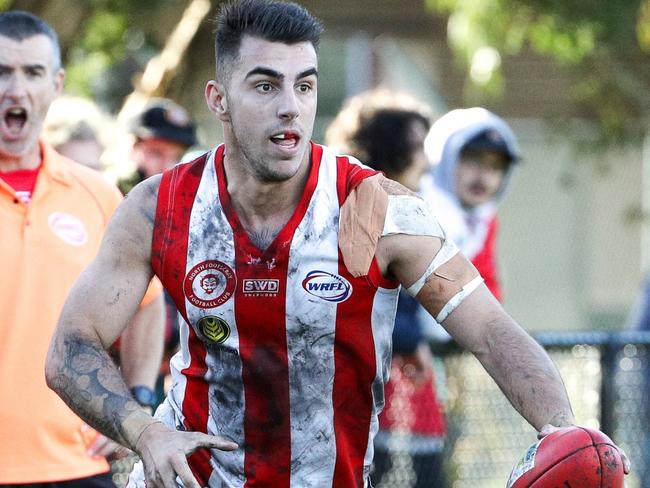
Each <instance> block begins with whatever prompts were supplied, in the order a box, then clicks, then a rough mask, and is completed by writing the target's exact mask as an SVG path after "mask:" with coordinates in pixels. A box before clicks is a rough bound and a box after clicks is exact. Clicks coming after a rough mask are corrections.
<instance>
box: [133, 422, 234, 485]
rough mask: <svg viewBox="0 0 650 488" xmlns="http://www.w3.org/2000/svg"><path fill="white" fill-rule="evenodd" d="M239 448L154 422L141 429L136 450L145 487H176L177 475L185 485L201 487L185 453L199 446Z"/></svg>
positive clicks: (212, 438)
mask: <svg viewBox="0 0 650 488" xmlns="http://www.w3.org/2000/svg"><path fill="white" fill-rule="evenodd" d="M238 447H239V446H237V444H236V443H234V442H232V441H229V440H227V439H224V438H223V437H219V436H213V435H208V434H203V433H201V432H181V431H177V430H172V429H170V428H169V427H167V426H166V425H164V424H163V423H161V422H156V423H154V424H151V425H150V426H148V427H146V428H145V430H143V431H142V434H141V435H140V438H139V439H138V441H137V442H136V445H135V450H136V451H137V453H138V454H139V455H140V458H141V459H142V463H143V465H144V474H145V477H146V486H147V488H177V486H178V484H177V483H176V477H177V476H178V478H179V481H180V482H181V483H182V484H183V486H184V487H185V488H200V485H199V483H198V482H197V480H196V478H195V477H194V475H193V474H192V471H191V470H190V467H189V464H188V462H187V456H189V455H190V454H192V453H193V452H194V451H196V450H197V449H201V448H208V449H220V450H222V451H234V450H235V449H237V448H238Z"/></svg>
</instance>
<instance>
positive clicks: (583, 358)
mask: <svg viewBox="0 0 650 488" xmlns="http://www.w3.org/2000/svg"><path fill="white" fill-rule="evenodd" d="M535 338H536V339H537V340H538V342H540V344H542V346H544V348H545V349H546V350H547V351H548V352H549V354H550V356H551V357H552V359H553V360H554V361H555V363H556V364H557V366H558V368H559V370H560V372H561V374H562V377H563V378H564V381H565V384H566V387H567V391H568V393H569V398H570V400H571V403H572V405H573V409H574V413H575V416H576V419H577V421H578V423H579V424H581V425H585V426H588V427H594V428H599V429H601V430H603V431H604V432H605V433H607V434H608V435H609V436H610V437H611V438H612V439H614V441H616V443H617V444H619V445H620V446H621V447H622V448H623V449H624V450H625V452H626V453H627V455H628V457H629V458H630V460H631V462H632V473H631V474H630V475H629V476H628V477H627V479H626V483H627V487H628V488H650V425H649V420H650V405H649V403H650V396H649V392H650V332H632V331H625V332H612V333H607V332H585V333H557V332H554V333H545V334H538V335H536V336H535ZM434 351H435V353H436V357H437V360H436V361H437V363H438V364H437V368H436V370H437V371H438V386H439V390H440V394H441V396H442V397H443V399H444V403H445V410H446V416H447V421H448V435H447V439H446V441H445V447H444V463H445V468H444V471H445V475H446V479H447V480H446V486H447V487H450V488H503V487H505V485H506V481H507V479H508V476H509V474H510V470H511V469H512V467H513V465H514V464H515V463H516V461H517V460H518V459H519V457H520V456H521V455H522V454H523V452H524V451H525V449H526V448H527V447H528V446H529V445H530V444H531V443H532V442H534V441H535V440H536V432H535V431H534V429H533V428H532V427H531V426H530V425H528V424H527V423H526V421H524V420H523V419H522V418H521V417H520V416H519V415H518V414H517V413H516V412H515V411H514V409H513V408H512V407H511V406H510V404H509V403H508V401H507V400H506V398H505V397H504V395H503V394H502V393H501V391H500V390H499V389H498V387H497V386H496V384H495V383H494V382H493V381H492V379H491V378H490V377H489V376H488V375H487V373H486V372H485V371H484V370H483V368H482V366H481V365H480V364H479V363H478V361H477V360H476V359H475V358H474V357H473V356H472V355H471V354H469V353H467V352H464V351H462V350H461V349H459V348H458V347H457V346H455V345H454V344H453V343H448V344H444V345H439V344H437V345H435V346H434ZM130 462H132V460H131V461H130ZM128 464H129V461H128V460H123V461H122V462H121V463H120V464H116V465H115V466H114V467H115V470H114V472H115V479H116V481H117V482H118V485H123V483H124V481H125V480H126V475H125V470H126V469H127V468H128ZM410 466H412V465H411V464H410V463H408V462H405V463H395V465H394V467H393V469H394V470H408V469H410ZM390 479H391V480H394V481H393V482H391V485H392V486H391V488H411V487H412V486H413V483H412V481H409V480H412V479H413V476H411V475H409V473H399V472H398V473H393V476H391V477H390ZM396 480H404V481H396ZM437 485H438V483H437V482H433V481H432V482H431V483H430V484H428V486H431V487H432V488H435V487H436V486H437ZM337 488H338V487H337ZM341 488H345V487H341Z"/></svg>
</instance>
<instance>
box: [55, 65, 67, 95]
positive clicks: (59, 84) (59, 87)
mask: <svg viewBox="0 0 650 488" xmlns="http://www.w3.org/2000/svg"><path fill="white" fill-rule="evenodd" d="M64 81H65V70H64V69H63V68H59V70H58V71H57V72H56V73H55V74H54V90H55V91H56V96H59V95H61V93H62V92H63V82H64Z"/></svg>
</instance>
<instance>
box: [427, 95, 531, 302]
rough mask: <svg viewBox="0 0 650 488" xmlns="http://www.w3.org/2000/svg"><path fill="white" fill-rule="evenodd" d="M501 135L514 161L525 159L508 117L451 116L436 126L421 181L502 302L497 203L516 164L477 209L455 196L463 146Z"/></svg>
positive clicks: (478, 112) (470, 111) (481, 112)
mask: <svg viewBox="0 0 650 488" xmlns="http://www.w3.org/2000/svg"><path fill="white" fill-rule="evenodd" d="M486 131H496V132H497V133H498V135H499V136H500V138H501V140H502V143H503V147H504V149H505V150H506V152H507V154H508V156H509V157H510V159H511V160H512V162H513V163H514V162H515V161H517V160H518V159H519V157H520V152H519V147H518V145H517V141H516V138H515V135H514V133H513V132H512V129H510V127H509V126H508V125H507V124H506V123H505V121H504V120H503V119H501V118H500V117H498V116H496V115H495V114H493V113H492V112H490V111H488V110H486V109H484V108H480V107H474V108H467V109H457V110H452V111H451V112H448V113H447V114H445V115H443V116H442V117H441V118H440V119H438V120H437V121H436V122H435V123H434V124H433V125H432V127H431V130H430V131H429V134H428V135H427V138H426V140H425V152H426V154H427V157H428V159H429V162H430V163H431V165H432V169H431V172H430V173H428V174H427V175H425V177H424V178H423V181H422V189H421V193H422V196H423V197H424V198H425V199H426V200H427V201H428V202H429V204H430V205H431V206H432V208H433V210H434V212H435V215H436V217H437V218H438V219H439V221H440V223H441V225H442V227H443V228H444V229H445V231H446V233H447V236H448V237H449V238H450V239H451V240H453V241H454V242H455V243H456V245H457V246H458V247H459V248H460V250H461V252H463V254H464V255H465V256H466V257H467V258H468V259H469V260H470V261H472V263H473V264H474V265H475V266H476V268H477V269H478V271H479V272H480V273H481V275H482V276H483V278H484V279H485V283H486V285H487V286H488V288H489V289H490V290H491V291H492V293H493V294H494V295H495V296H496V297H497V298H498V299H501V288H500V284H499V279H498V275H497V269H496V255H495V254H496V253H495V250H494V243H495V239H496V233H497V228H498V220H497V215H496V212H497V205H498V203H499V202H500V201H501V200H502V198H503V196H504V195H505V193H506V190H507V189H508V187H509V185H510V179H511V176H512V170H513V167H514V164H509V165H508V168H507V170H506V172H505V174H504V176H503V181H502V183H501V186H500V188H499V189H498V190H497V192H496V193H495V195H494V197H493V198H492V199H491V200H490V201H488V202H486V203H484V204H481V205H478V206H476V207H473V208H464V207H463V206H462V205H461V202H460V200H459V199H458V196H457V193H456V171H457V168H458V162H459V160H460V154H461V151H462V150H463V148H464V147H465V146H466V145H467V143H468V142H470V141H471V140H472V139H474V138H475V137H476V136H478V135H480V134H482V133H484V132H486Z"/></svg>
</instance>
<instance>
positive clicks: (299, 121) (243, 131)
mask: <svg viewBox="0 0 650 488" xmlns="http://www.w3.org/2000/svg"><path fill="white" fill-rule="evenodd" d="M317 67H318V59H317V56H316V51H315V49H314V46H313V45H312V44H311V43H310V42H300V43H296V44H284V43H281V42H270V41H266V40H263V39H259V38H256V37H251V36H244V38H243V39H242V43H241V46H240V53H239V60H238V61H237V64H236V66H234V67H233V69H232V72H231V75H230V77H229V79H228V80H226V82H225V85H218V84H217V83H214V82H211V83H209V84H208V87H207V89H206V97H207V99H208V104H209V105H210V107H211V108H212V110H213V111H214V112H215V113H216V114H217V115H218V116H219V118H220V119H221V121H222V122H223V123H224V134H225V136H226V157H227V158H233V159H234V160H236V161H237V162H238V164H241V165H243V166H244V170H245V171H247V172H249V173H250V174H252V175H253V176H254V177H255V178H256V179H258V180H259V181H264V182H273V181H284V180H287V179H290V178H291V177H292V176H294V175H295V174H296V173H297V172H298V170H299V169H300V167H301V165H302V164H303V163H306V162H307V161H308V160H309V154H310V153H309V148H310V146H309V141H310V138H311V135H312V131H313V128H314V119H315V116H316V105H317V104H316V99H317V97H316V89H317ZM222 90H223V94H221V91H222Z"/></svg>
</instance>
